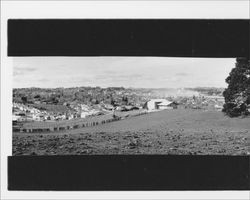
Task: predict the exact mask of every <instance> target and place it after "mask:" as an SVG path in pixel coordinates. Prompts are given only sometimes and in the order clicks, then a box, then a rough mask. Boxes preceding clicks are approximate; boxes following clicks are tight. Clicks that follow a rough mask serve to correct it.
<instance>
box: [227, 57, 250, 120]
mask: <svg viewBox="0 0 250 200" xmlns="http://www.w3.org/2000/svg"><path fill="white" fill-rule="evenodd" d="M226 83H227V84H228V88H227V89H225V91H224V92H223V96H224V98H225V104H224V106H223V112H225V113H226V114H227V115H229V116H230V117H237V116H242V115H249V114H250V113H249V111H248V108H249V105H250V60H249V59H247V58H237V59H236V66H235V68H233V69H232V71H231V72H230V74H229V76H228V77H227V78H226Z"/></svg>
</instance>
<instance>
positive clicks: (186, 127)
mask: <svg viewBox="0 0 250 200" xmlns="http://www.w3.org/2000/svg"><path fill="white" fill-rule="evenodd" d="M249 70H250V63H249V60H248V59H246V58H237V59H234V58H172V57H15V58H14V61H13V76H14V77H13V102H12V103H13V107H12V112H13V116H12V123H13V155H15V156H18V155H86V154H88V155H89V154H90V155H93V154H165V155H173V154H174V155H249V154H250V149H249V141H250V123H249V122H250V118H249V114H250V88H249V86H250V82H249V81H250V71H249Z"/></svg>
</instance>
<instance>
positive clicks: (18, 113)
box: [12, 96, 224, 122]
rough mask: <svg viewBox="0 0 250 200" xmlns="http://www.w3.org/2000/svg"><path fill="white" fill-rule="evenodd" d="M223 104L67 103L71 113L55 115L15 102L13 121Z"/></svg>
mask: <svg viewBox="0 0 250 200" xmlns="http://www.w3.org/2000/svg"><path fill="white" fill-rule="evenodd" d="M223 104H224V98H223V97H222V96H205V97H204V96H193V97H191V98H187V99H186V100H185V101H184V102H181V100H180V99H177V100H171V101H170V100H167V99H151V100H148V101H146V102H145V103H144V105H143V106H134V105H111V104H105V103H99V104H96V105H94V106H93V105H92V106H90V105H86V104H82V103H76V102H71V103H65V105H64V106H67V107H68V108H69V109H70V110H71V111H70V112H59V113H55V112H48V111H46V110H40V109H37V108H34V107H32V106H30V105H24V104H22V103H16V102H13V112H12V113H13V114H12V121H16V122H23V121H61V120H71V119H75V118H86V117H89V116H99V115H106V114H112V113H114V112H115V111H119V112H126V111H132V110H142V109H143V110H146V111H147V112H153V111H159V110H165V109H176V108H177V107H178V106H180V107H182V106H184V107H185V108H192V109H195V108H197V109H198V108H206V109H207V108H213V109H215V110H221V109H222V108H223Z"/></svg>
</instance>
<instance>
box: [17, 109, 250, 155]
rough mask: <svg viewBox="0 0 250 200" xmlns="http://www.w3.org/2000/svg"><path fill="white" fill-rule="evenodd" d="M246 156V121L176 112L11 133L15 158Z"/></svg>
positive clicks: (249, 148)
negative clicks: (127, 155)
mask: <svg viewBox="0 0 250 200" xmlns="http://www.w3.org/2000/svg"><path fill="white" fill-rule="evenodd" d="M78 154H79V155H84V154H179V155H183V154H188V155H189V154H190V155H196V154H197V155H208V154H213V155H249V154H250V118H229V117H226V116H224V114H223V113H221V112H217V111H204V110H191V109H176V110H164V111H160V112H155V113H150V114H146V115H140V116H135V117H130V118H127V119H124V120H121V121H115V122H111V123H107V124H101V125H98V126H94V127H85V128H79V129H73V130H66V131H61V132H52V133H13V155H78Z"/></svg>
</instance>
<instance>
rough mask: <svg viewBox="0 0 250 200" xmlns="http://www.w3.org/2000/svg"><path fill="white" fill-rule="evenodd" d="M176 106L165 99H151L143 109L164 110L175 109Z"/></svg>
mask: <svg viewBox="0 0 250 200" xmlns="http://www.w3.org/2000/svg"><path fill="white" fill-rule="evenodd" d="M177 105H178V104H177V103H176V102H173V101H168V100H167V99H151V100H150V101H147V102H146V103H145V104H144V106H143V108H144V109H147V110H165V109H173V108H177Z"/></svg>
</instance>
